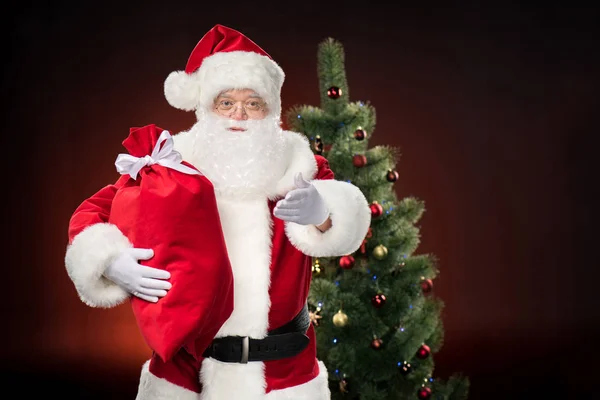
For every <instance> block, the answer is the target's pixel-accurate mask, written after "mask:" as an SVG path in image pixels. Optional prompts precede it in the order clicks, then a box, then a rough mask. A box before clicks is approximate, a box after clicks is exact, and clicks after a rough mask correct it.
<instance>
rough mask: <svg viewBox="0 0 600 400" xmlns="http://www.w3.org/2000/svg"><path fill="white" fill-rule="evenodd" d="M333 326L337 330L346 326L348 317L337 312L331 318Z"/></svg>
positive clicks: (341, 312) (343, 313)
mask: <svg viewBox="0 0 600 400" xmlns="http://www.w3.org/2000/svg"><path fill="white" fill-rule="evenodd" d="M333 324H334V325H335V326H337V327H338V328H343V327H344V326H346V325H347V324H348V315H346V313H345V312H343V311H342V310H340V311H338V312H337V313H336V314H335V315H334V316H333Z"/></svg>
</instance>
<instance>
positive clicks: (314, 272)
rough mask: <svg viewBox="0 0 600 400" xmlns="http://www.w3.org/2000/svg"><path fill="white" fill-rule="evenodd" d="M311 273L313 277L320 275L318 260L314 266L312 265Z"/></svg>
mask: <svg viewBox="0 0 600 400" xmlns="http://www.w3.org/2000/svg"><path fill="white" fill-rule="evenodd" d="M312 273H313V276H319V275H321V264H320V263H319V260H315V262H314V264H313V265H312Z"/></svg>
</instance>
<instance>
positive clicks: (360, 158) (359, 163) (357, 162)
mask: <svg viewBox="0 0 600 400" xmlns="http://www.w3.org/2000/svg"><path fill="white" fill-rule="evenodd" d="M352 165H354V166H355V167H356V168H362V167H364V166H365V165H367V157H365V156H364V155H362V154H355V155H354V157H352Z"/></svg>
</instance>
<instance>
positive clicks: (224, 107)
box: [215, 99, 267, 118]
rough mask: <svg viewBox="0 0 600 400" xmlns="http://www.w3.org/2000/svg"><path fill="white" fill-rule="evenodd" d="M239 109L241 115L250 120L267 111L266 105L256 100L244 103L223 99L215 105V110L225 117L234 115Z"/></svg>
mask: <svg viewBox="0 0 600 400" xmlns="http://www.w3.org/2000/svg"><path fill="white" fill-rule="evenodd" d="M239 107H241V109H242V113H243V114H246V115H247V116H248V117H250V118H252V117H258V116H263V115H264V113H265V112H266V111H267V105H266V103H265V102H264V101H262V100H257V99H249V100H246V101H245V102H244V101H233V100H227V99H224V100H220V101H217V102H216V103H215V110H216V111H217V112H218V113H219V114H221V115H223V116H225V117H230V116H232V115H233V114H235V112H236V111H237V109H238V108H239Z"/></svg>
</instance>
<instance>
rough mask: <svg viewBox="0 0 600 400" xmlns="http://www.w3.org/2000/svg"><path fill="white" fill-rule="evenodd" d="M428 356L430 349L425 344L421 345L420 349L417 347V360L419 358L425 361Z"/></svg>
mask: <svg viewBox="0 0 600 400" xmlns="http://www.w3.org/2000/svg"><path fill="white" fill-rule="evenodd" d="M430 354H431V349H430V348H429V346H427V345H426V344H422V345H421V347H419V350H417V358H420V359H421V360H424V359H426V358H427V357H429V355H430Z"/></svg>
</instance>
